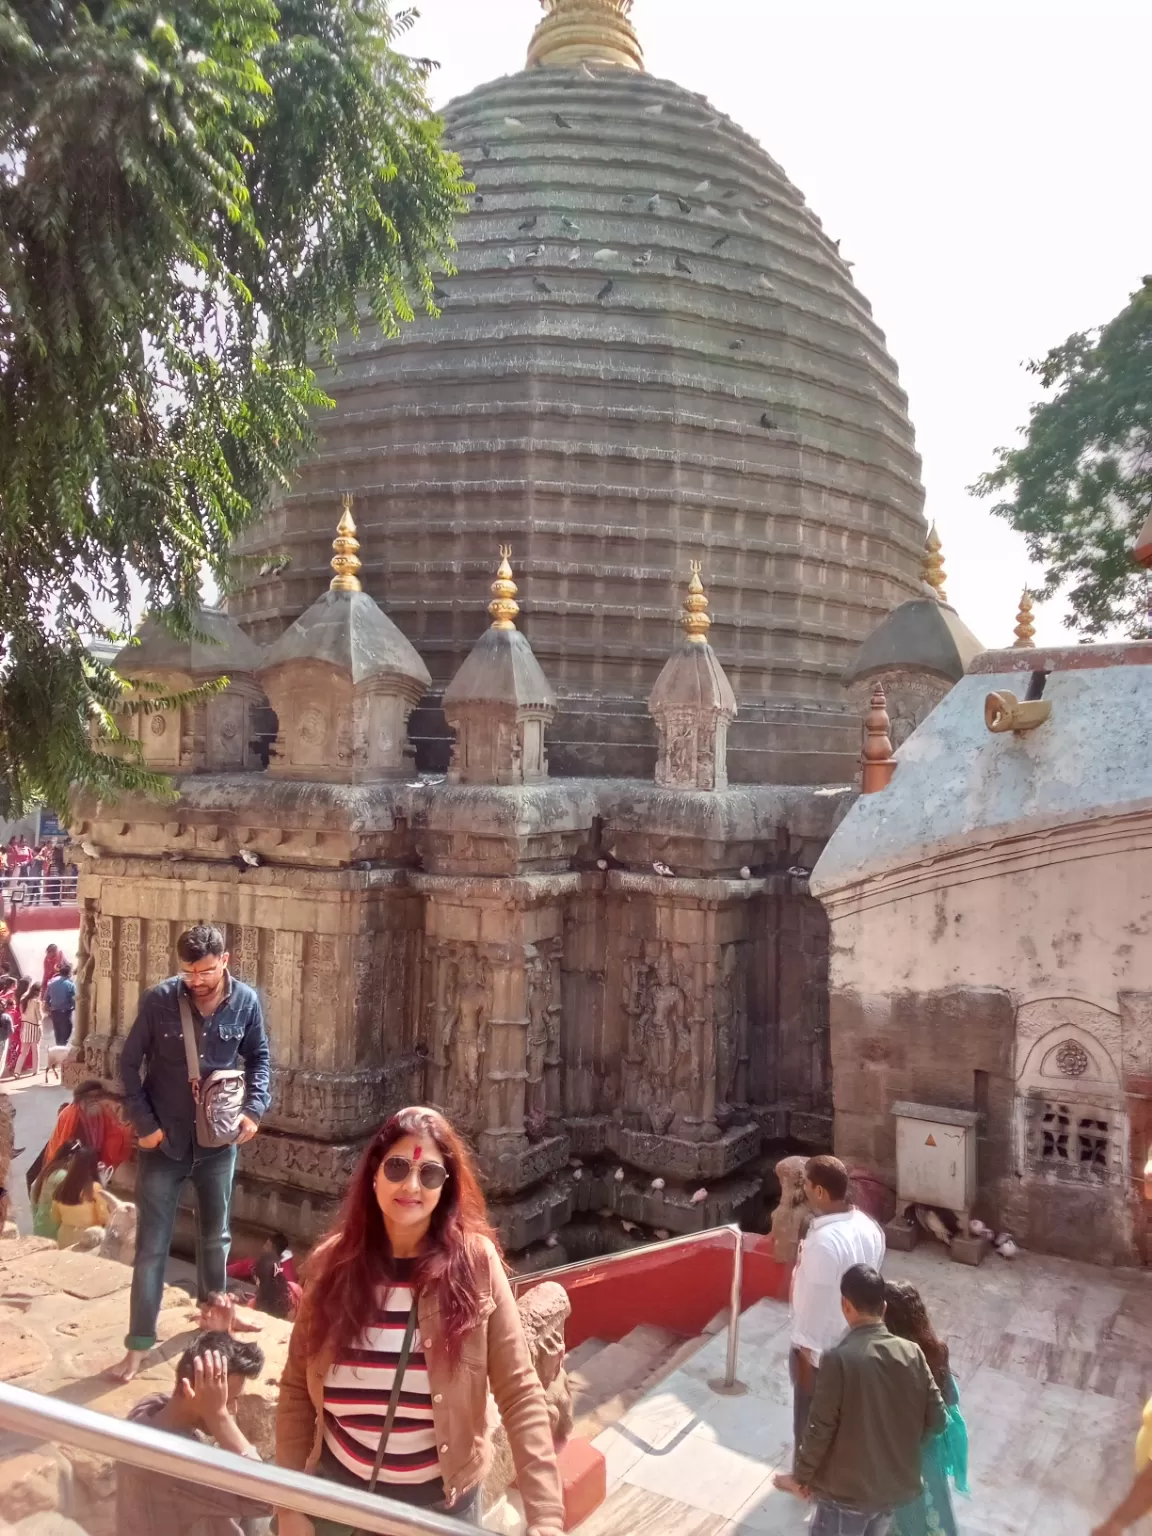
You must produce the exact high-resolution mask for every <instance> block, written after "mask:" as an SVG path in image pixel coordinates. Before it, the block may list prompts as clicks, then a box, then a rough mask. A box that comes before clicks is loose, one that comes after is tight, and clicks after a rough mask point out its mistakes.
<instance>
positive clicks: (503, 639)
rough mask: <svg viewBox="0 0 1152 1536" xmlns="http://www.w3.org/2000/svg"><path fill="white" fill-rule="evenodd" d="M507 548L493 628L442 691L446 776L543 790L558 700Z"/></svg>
mask: <svg viewBox="0 0 1152 1536" xmlns="http://www.w3.org/2000/svg"><path fill="white" fill-rule="evenodd" d="M511 554H512V551H511V550H510V549H507V548H502V549H501V551H500V568H499V570H498V571H497V572H496V580H495V581H494V582H493V583H492V601H491V602H490V603H489V604H488V612H489V613H490V614H491V615H492V623H491V624H490V625H489V627H488V628H487V629H486V630H485V631H484V633H483V634H482V635H481V636H480V638H479V640H477V642H476V644H475V645H474V646H473V647H472V649H471V651H470V652H469V654H468V655H467V657H466V658H465V660H464V665H463V666H462V667H461V668H460V670H459V671H458V672H457V674H456V676H455V677H454V678H453V679H452V681H451V682H450V683H449V684H448V687H447V688H446V689H445V690H444V717H445V719H446V720H447V721H448V724H449V725H450V726H451V727H452V729H453V730H454V731H455V732H456V741H455V744H454V746H453V748H452V762H451V766H450V767H449V769H448V778H449V780H450V781H451V782H452V783H454V784H537V783H539V782H540V781H541V780H542V779H546V778H547V777H548V760H547V757H546V756H545V752H544V727H545V726H546V725H547V724H548V721H549V720H551V718H552V716H553V715H554V714H555V713H556V695H555V694H554V693H553V691H552V687H551V685H550V683H549V682H548V679H547V678H546V677H545V676H544V673H543V672H542V671H541V669H540V663H539V662H538V661H537V660H536V657H535V656H534V655H533V653H532V647H531V646H530V645H529V643H528V640H527V638H526V637H525V636H524V635H522V634H521V633H520V631H519V630H518V629H517V628H516V615H517V614H518V613H519V612H520V605H519V604H518V603H517V601H516V591H517V588H516V583H515V582H514V581H513V580H512V567H511V565H509V563H508V562H509V559H510V557H511Z"/></svg>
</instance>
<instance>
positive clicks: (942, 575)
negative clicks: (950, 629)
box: [921, 523, 948, 603]
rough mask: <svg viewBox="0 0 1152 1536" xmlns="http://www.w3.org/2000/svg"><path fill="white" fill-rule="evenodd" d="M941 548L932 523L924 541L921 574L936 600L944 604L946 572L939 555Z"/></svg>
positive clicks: (945, 598) (942, 559) (941, 556)
mask: <svg viewBox="0 0 1152 1536" xmlns="http://www.w3.org/2000/svg"><path fill="white" fill-rule="evenodd" d="M942 548H943V546H942V544H941V542H940V535H939V534H938V533H937V532H936V524H935V523H933V524H932V526H931V528H929V530H928V537H927V538H926V539H925V540H924V564H923V567H922V569H921V574H922V576H923V579H924V580H925V581H926V582H927V583H928V585H929V586H930V587H931V588H932V589H933V590H934V591H935V593H936V596H937V598H938V600H939V601H940V602H942V603H946V602H947V601H948V595H947V593H946V592H945V591H944V582H945V579H946V576H947V572H946V571H945V570H944V556H943V555H942V554H941V553H940V551H941V549H942Z"/></svg>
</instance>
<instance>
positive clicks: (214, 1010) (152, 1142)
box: [110, 923, 271, 1381]
mask: <svg viewBox="0 0 1152 1536" xmlns="http://www.w3.org/2000/svg"><path fill="white" fill-rule="evenodd" d="M176 954H177V957H178V958H179V961H180V974H179V975H178V976H173V977H172V978H171V979H170V980H168V981H162V982H161V983H160V985H159V986H158V987H152V988H151V989H150V990H149V991H148V992H146V993H145V994H144V996H143V997H142V998H141V999H140V1011H139V1013H138V1014H137V1016H136V1022H135V1024H133V1026H132V1029H131V1031H130V1032H129V1035H128V1038H127V1040H126V1041H125V1042H124V1050H123V1053H122V1055H121V1057H120V1080H121V1082H122V1083H123V1085H124V1108H125V1111H126V1112H127V1114H128V1115H129V1117H130V1118H131V1120H132V1123H133V1125H134V1126H135V1127H136V1134H137V1136H138V1137H139V1144H140V1177H139V1181H138V1185H137V1192H136V1202H137V1210H138V1229H137V1239H136V1260H135V1263H134V1265H133V1268H132V1302H131V1313H130V1321H129V1325H128V1337H127V1338H126V1339H125V1341H124V1343H125V1347H126V1349H127V1351H128V1353H127V1354H126V1355H125V1357H124V1359H123V1360H122V1361H121V1362H120V1364H119V1365H118V1366H116V1367H114V1369H113V1370H112V1371H111V1373H110V1374H111V1375H113V1376H115V1377H116V1378H117V1379H118V1380H120V1381H131V1379H132V1377H133V1376H135V1374H136V1372H137V1371H138V1370H139V1369H140V1365H141V1362H142V1361H143V1359H144V1356H145V1355H146V1354H147V1353H148V1351H149V1350H150V1349H152V1348H153V1346H154V1345H155V1343H156V1318H157V1316H158V1314H159V1311H160V1300H161V1297H162V1295H163V1293H164V1268H165V1265H166V1264H167V1262H168V1251H169V1249H170V1247H171V1245H172V1229H173V1227H174V1226H175V1224H176V1208H177V1205H178V1203H179V1200H180V1192H181V1190H182V1189H183V1188H184V1185H185V1183H186V1182H187V1180H189V1179H191V1180H192V1185H193V1188H194V1189H195V1191H196V1215H197V1222H198V1232H197V1242H196V1283H197V1290H198V1292H199V1296H198V1299H199V1300H200V1301H204V1299H205V1298H206V1297H207V1296H208V1295H209V1294H210V1293H211V1292H212V1291H222V1290H224V1289H225V1287H226V1284H227V1277H226V1274H225V1270H226V1267H227V1264H228V1248H229V1244H230V1242H231V1238H232V1234H231V1232H230V1231H229V1228H228V1214H229V1211H228V1208H229V1204H230V1202H231V1199H232V1176H233V1174H234V1173H235V1171H236V1146H238V1145H242V1144H243V1143H244V1142H246V1141H251V1140H252V1138H253V1136H255V1134H256V1132H257V1130H258V1128H259V1122H260V1116H261V1115H262V1114H263V1113H264V1111H265V1110H266V1109H267V1108H268V1102H269V1097H270V1095H269V1078H270V1075H271V1062H270V1058H269V1054H268V1037H267V1035H266V1033H265V1030H264V1018H263V1015H262V1013H261V1011H260V999H259V998H258V997H257V995H256V993H255V992H254V991H253V989H252V988H251V987H249V986H245V984H244V982H242V981H236V980H235V979H234V978H233V976H232V975H231V974H230V972H229V970H228V955H227V954H226V953H225V950H224V936H223V934H222V933H221V932H220V930H219V929H218V928H213V927H211V926H210V925H209V924H207V923H200V924H197V926H196V927H195V928H189V929H187V930H186V931H185V932H184V933H182V934H181V935H180V937H179V938H178V939H177V941H176ZM181 991H183V992H184V994H185V995H186V996H187V997H188V998H189V1000H190V1001H191V1003H192V1011H193V1023H194V1024H195V1025H196V1034H197V1037H198V1040H199V1045H200V1070H201V1072H202V1074H204V1075H205V1076H206V1075H207V1074H208V1073H209V1072H216V1071H221V1070H224V1069H228V1068H233V1067H235V1066H236V1063H237V1058H240V1059H242V1060H243V1063H244V1072H245V1075H246V1077H247V1082H248V1090H247V1095H246V1097H245V1101H244V1113H243V1115H242V1117H241V1121H240V1135H239V1137H238V1138H237V1142H236V1145H234V1146H229V1147H201V1146H198V1145H197V1143H196V1103H195V1100H194V1099H193V1097H192V1085H191V1084H190V1083H189V1081H188V1064H187V1058H186V1056H185V1053H184V1032H183V1027H182V1025H181V1022H180V994H181ZM145 1063H147V1066H146V1068H145V1070H144V1073H143V1076H141V1068H142V1067H144V1064H145Z"/></svg>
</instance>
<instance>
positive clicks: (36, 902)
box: [0, 875, 80, 908]
mask: <svg viewBox="0 0 1152 1536" xmlns="http://www.w3.org/2000/svg"><path fill="white" fill-rule="evenodd" d="M79 879H80V877H79V876H78V875H0V900H2V901H3V902H4V903H5V905H7V906H9V907H16V908H21V907H74V906H75V905H76V900H77V885H78V884H79Z"/></svg>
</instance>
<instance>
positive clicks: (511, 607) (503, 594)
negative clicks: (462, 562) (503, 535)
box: [488, 544, 520, 629]
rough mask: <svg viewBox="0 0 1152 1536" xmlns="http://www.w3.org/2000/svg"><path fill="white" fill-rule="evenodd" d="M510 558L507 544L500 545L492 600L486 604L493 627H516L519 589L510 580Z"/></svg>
mask: <svg viewBox="0 0 1152 1536" xmlns="http://www.w3.org/2000/svg"><path fill="white" fill-rule="evenodd" d="M511 558H512V551H511V549H510V548H509V547H508V545H507V544H504V545H501V547H500V569H499V570H498V571H497V572H496V580H495V581H494V582H493V583H492V601H491V602H490V603H489V604H488V612H489V613H490V614H491V615H492V628H493V629H515V628H516V615H517V614H518V613H519V612H520V604H519V603H518V602H517V601H516V593H517V591H518V590H519V589H518V587H517V586H516V583H515V582H514V581H513V580H512V567H511V566H510V565H509V564H508V562H509V560H510V559H511Z"/></svg>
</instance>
